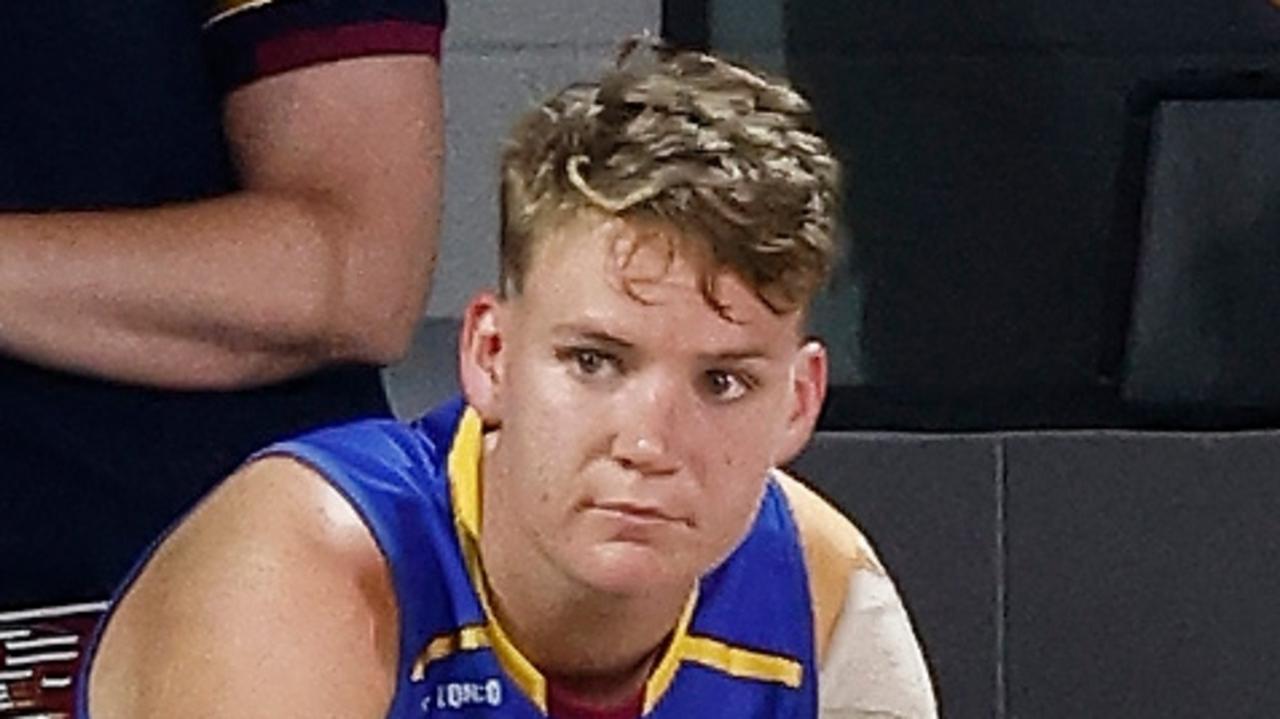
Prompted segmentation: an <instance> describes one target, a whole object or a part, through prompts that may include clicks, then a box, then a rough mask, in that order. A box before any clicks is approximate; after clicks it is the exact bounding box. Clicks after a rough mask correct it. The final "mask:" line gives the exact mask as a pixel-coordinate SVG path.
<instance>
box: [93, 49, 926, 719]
mask: <svg viewBox="0 0 1280 719" xmlns="http://www.w3.org/2000/svg"><path fill="white" fill-rule="evenodd" d="M837 176H838V168H837V164H836V162H835V160H834V159H833V158H832V156H831V153H830V151H829V149H828V148H827V146H826V144H825V142H824V141H823V140H822V138H821V137H820V136H819V135H818V134H817V132H816V131H815V129H814V128H813V126H812V122H811V119H810V115H809V112H808V106H807V105H806V103H805V101H804V100H803V99H802V98H801V97H800V96H799V95H798V94H797V93H796V92H794V91H793V90H792V89H790V88H789V87H787V86H786V85H785V84H783V83H780V82H777V81H773V80H769V79H766V78H764V77H761V76H759V75H757V74H754V73H752V72H750V71H748V70H746V69H743V68H741V67H737V66H735V65H732V64H729V63H727V62H724V61H722V60H719V59H717V58H714V57H711V56H708V55H704V54H699V53H690V52H673V51H667V50H663V49H649V50H637V49H635V48H632V50H631V51H628V52H624V54H623V59H622V60H621V61H620V63H619V66H618V67H617V68H616V69H614V70H612V71H610V72H608V73H606V74H605V75H604V76H603V77H601V78H600V79H599V81H598V82H595V83H590V84H582V85H575V86H572V87H570V88H568V89H566V90H565V91H563V92H561V93H559V94H557V95H556V96H554V97H552V98H551V99H550V100H549V101H547V102H546V103H545V104H544V105H542V106H541V107H539V108H537V109H535V110H534V111H532V112H531V113H529V114H528V115H527V116H526V117H525V118H524V119H523V120H522V121H521V122H520V123H519V124H518V126H517V127H516V129H515V131H514V133H513V136H512V138H511V141H510V144H509V146H508V148H507V150H506V153H505V155H504V158H503V166H502V211H503V213H502V214H503V228H502V246H501V277H500V289H499V291H498V292H497V293H496V294H495V293H482V294H480V295H479V296H478V297H476V298H475V299H474V300H473V301H472V302H471V304H470V305H469V306H468V308H467V310H466V313H465V317H464V322H463V330H462V337H461V342H460V346H461V350H460V377H461V382H462V386H463V390H464V396H465V400H458V401H455V402H451V403H449V404H447V405H446V406H444V407H441V408H439V409H438V410H436V411H433V412H432V413H430V414H428V415H427V416H426V417H424V418H422V419H420V420H418V421H416V422H414V423H412V424H399V423H395V422H389V421H366V422H361V423H357V424H352V425H346V426H342V427H338V428H334V429H330V430H326V431H321V432H319V433H315V434H311V435H307V436H304V437H301V438H299V439H297V440H294V441H289V442H285V443H282V444H278V445H275V446H272V447H270V448H268V449H266V450H265V451H263V452H261V453H259V454H258V455H256V456H255V457H254V458H253V459H252V460H251V461H250V462H249V463H247V464H246V465H245V466H244V467H243V468H242V469H241V470H239V471H238V472H236V473H235V474H234V475H233V476H232V477H231V478H230V479H229V480H228V481H227V482H225V483H224V484H223V485H222V486H221V487H220V488H219V489H218V490H217V491H215V492H214V493H213V494H212V495H211V496H210V497H209V498H208V499H207V500H206V501H205V502H203V503H202V505H200V506H199V507H198V508H197V509H196V510H195V511H194V512H193V513H192V514H191V516H190V517H188V518H187V519H186V520H185V521H184V522H183V523H182V524H181V525H179V526H178V527H177V529H176V530H175V531H173V532H172V533H171V534H170V535H169V536H168V537H167V538H166V539H165V540H164V541H163V542H162V543H161V544H160V545H159V546H158V548H157V549H156V550H155V551H154V553H153V554H152V555H151V556H150V557H149V558H148V559H147V561H146V562H145V563H144V565H143V566H142V569H141V571H140V572H139V573H138V574H137V576H136V579H135V580H134V581H133V582H132V584H131V585H130V586H129V587H128V588H127V591H125V592H124V594H123V595H122V598H121V599H120V601H119V602H118V603H117V605H116V607H115V610H114V613H113V614H112V616H111V618H110V620H109V622H108V623H107V624H106V626H105V629H104V631H103V633H102V635H101V639H100V644H99V647H98V649H97V652H96V656H95V658H94V660H93V662H92V665H91V670H90V671H89V673H88V676H87V682H81V690H82V702H81V707H80V711H81V714H80V716H82V717H83V716H87V713H86V712H85V705H86V704H87V706H88V708H89V709H91V710H92V715H93V717H94V718H95V719H115V718H117V717H131V718H138V717H161V716H163V717H171V716H202V717H210V716H215V717H220V716H236V717H273V718H276V717H317V716H335V717H337V716H341V717H370V718H372V717H397V718H400V717H418V716H424V715H425V716H459V717H464V716H492V717H541V716H552V717H557V718H559V719H575V718H577V717H593V718H599V719H603V718H606V717H608V718H618V719H621V718H623V717H628V718H629V717H640V716H653V717H707V716H715V717H735V718H737V717H829V718H834V717H851V716H901V717H924V716H933V715H934V714H935V713H936V712H935V709H934V702H933V697H932V693H931V689H930V686H929V680H928V675H927V671H926V668H925V665H924V662H923V659H922V657H921V655H920V652H919V649H918V646H917V644H916V642H915V639H914V636H913V634H912V631H911V628H910V623H909V620H908V619H907V617H906V614H905V612H904V610H903V609H902V605H901V603H900V601H899V600H898V598H897V595H896V593H895V592H894V589H893V586H892V583H891V582H890V580H889V579H888V578H887V576H886V574H885V572H884V570H883V568H882V567H881V566H880V565H879V563H878V562H877V560H876V559H875V556H874V555H873V553H872V551H871V550H870V548H869V547H868V545H867V544H866V542H865V541H864V540H863V538H862V537H861V536H860V535H859V534H858V532H857V530H856V529H855V528H854V527H853V525H851V524H850V523H849V522H848V520H846V519H845V518H843V517H842V516H841V515H840V514H839V513H838V512H837V511H836V510H834V509H833V508H832V507H830V506H829V505H828V504H826V503H825V502H824V501H823V500H821V499H819V498H818V497H817V496H816V495H815V494H814V493H812V492H811V491H810V490H809V489H807V488H805V487H804V486H803V485H802V484H801V483H800V482H798V481H797V480H795V479H792V478H790V477H788V476H787V475H786V474H784V473H783V472H781V471H779V470H778V469H777V467H778V466H779V465H780V464H782V463H784V462H786V461H787V460H788V459H789V458H791V457H792V456H794V455H795V454H796V453H797V452H799V451H800V449H801V448H802V447H803V446H804V444H805V443H806V441H807V440H808V439H809V437H810V435H811V433H812V431H813V427H814V423H815V422H816V419H817V416H818V412H819V408H820V406H821V404H822V400H823V396H824V393H825V389H826V371H827V364H826V355H825V353H824V350H823V347H822V345H821V344H820V343H818V342H816V341H813V340H810V339H808V338H807V337H806V335H805V314H806V310H807V306H808V304H809V301H810V299H811V298H812V297H813V295H814V293H815V292H816V291H817V290H818V288H819V287H820V286H821V285H822V284H823V282H824V279H825V277H826V274H827V272H828V269H829V267H830V266H831V263H832V258H833V254H834V253H835V246H834V241H833V238H834V232H833V230H834V225H835V213H836V209H835V205H836V198H837V196H838V193H837Z"/></svg>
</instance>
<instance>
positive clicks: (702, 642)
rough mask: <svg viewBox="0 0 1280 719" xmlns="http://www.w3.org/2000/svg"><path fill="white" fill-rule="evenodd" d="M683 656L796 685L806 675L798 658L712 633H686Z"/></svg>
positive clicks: (744, 675)
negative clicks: (747, 646) (733, 642)
mask: <svg viewBox="0 0 1280 719" xmlns="http://www.w3.org/2000/svg"><path fill="white" fill-rule="evenodd" d="M680 657H681V658H682V659H685V660H687V661H691V662H697V663H699V664H705V665H706V666H709V667H711V668H712V669H719V670H720V671H722V672H724V673H725V674H729V675H731V676H735V677H741V678H744V679H758V680H760V681H766V682H776V683H778V684H784V685H786V686H788V687H791V688H792V689H795V688H797V687H799V686H800V682H801V680H803V679H804V667H803V666H801V664H800V662H798V661H796V660H794V659H791V658H789V657H780V656H777V655H775V654H765V653H764V652H757V651H754V650H751V649H744V648H742V647H735V646H733V645H731V644H726V643H724V642H722V641H720V640H718V639H712V638H711V637H700V636H687V637H684V640H683V641H682V642H681V643H680Z"/></svg>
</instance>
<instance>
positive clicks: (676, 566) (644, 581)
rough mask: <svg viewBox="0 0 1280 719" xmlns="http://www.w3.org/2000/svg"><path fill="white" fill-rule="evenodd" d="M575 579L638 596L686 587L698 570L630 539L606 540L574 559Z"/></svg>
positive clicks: (654, 548)
mask: <svg viewBox="0 0 1280 719" xmlns="http://www.w3.org/2000/svg"><path fill="white" fill-rule="evenodd" d="M576 564H577V567H578V571H577V572H576V574H577V575H578V580H579V581H581V582H582V583H583V584H585V585H587V586H589V587H591V588H592V589H594V590H596V591H599V592H603V593H605V594H616V595H623V596H638V595H644V594H651V593H655V592H662V591H664V590H680V591H683V590H684V589H686V588H688V587H689V586H690V585H691V584H693V582H694V581H696V580H697V578H698V573H697V572H695V571H692V570H690V569H689V568H688V567H686V566H684V563H682V562H679V561H678V559H677V558H675V557H673V556H672V553H671V552H669V551H663V550H662V549H660V548H658V547H654V546H651V545H645V544H634V543H630V542H607V543H604V544H600V545H597V546H595V547H592V548H591V549H590V550H589V551H588V553H587V556H585V557H579V560H578V561H577V562H576Z"/></svg>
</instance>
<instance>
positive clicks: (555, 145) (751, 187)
mask: <svg viewBox="0 0 1280 719" xmlns="http://www.w3.org/2000/svg"><path fill="white" fill-rule="evenodd" d="M839 174H840V170H839V163H838V162H837V161H836V159H835V157H834V156H833V154H832V153H831V151H830V149H829V148H828V146H827V143H826V141H825V140H824V139H823V138H822V136H821V135H820V134H819V133H818V131H817V129H816V128H815V126H814V120H813V116H812V113H811V111H810V108H809V104H808V102H806V101H805V99H804V98H803V97H802V96H801V95H800V94H799V93H798V92H796V91H795V90H794V89H792V88H791V87H790V86H789V85H788V84H787V83H785V82H783V81H780V80H775V79H771V78H767V77H765V76H763V75H761V74H759V73H756V72H753V71H751V70H748V69H746V68H744V67H741V66H739V65H735V64H733V63H730V62H727V61H725V60H723V59H720V58H717V57H715V56H712V55H708V54H705V53H700V52H690V51H675V50H671V49H667V48H663V47H657V46H654V45H653V44H652V43H647V42H646V41H642V40H632V41H630V42H629V43H627V44H626V45H624V46H623V49H622V51H621V53H620V54H619V59H618V62H617V64H616V66H615V67H614V68H613V69H611V70H610V71H608V72H606V73H605V74H604V75H603V76H602V77H601V78H600V79H599V80H598V81H597V82H592V83H583V84H576V85H571V86H569V87H568V88H566V89H564V90H563V91H561V92H559V93H557V94H556V95H554V96H552V97H551V98H550V99H549V100H547V101H546V102H545V103H544V104H543V105H541V106H540V107H538V108H536V109H534V110H533V111H531V112H529V113H527V114H526V115H525V116H524V117H523V118H522V119H521V120H520V121H519V122H518V123H517V124H516V126H515V128H514V130H513V132H512V134H511V137H510V139H509V142H508V144H507V146H506V148H505V151H504V153H503V155H502V167H501V182H502V208H501V215H502V236H501V276H500V282H501V288H502V290H501V291H502V292H503V293H504V294H509V293H519V292H520V291H521V289H522V286H523V281H524V278H525V274H526V272H527V271H528V264H529V262H530V258H531V256H532V245H533V243H534V242H535V237H536V236H537V234H538V232H539V231H540V230H545V229H547V228H548V227H552V226H555V225H556V224H557V223H562V222H565V221H567V220H568V219H570V218H572V217H574V216H576V215H577V214H579V213H580V212H582V211H584V210H596V211H603V212H605V213H607V214H609V215H613V216H617V217H623V218H629V217H646V218H655V219H658V220H662V221H665V222H668V223H670V224H671V225H673V226H674V227H675V228H677V229H678V230H679V231H680V234H681V237H682V239H687V240H691V241H693V242H697V243H701V244H702V246H701V247H699V248H698V251H699V253H700V254H702V255H703V256H705V257H707V258H708V259H709V260H710V266H709V267H708V268H707V269H708V270H710V272H706V271H704V273H703V281H702V292H703V295H704V296H705V297H706V298H707V299H708V301H709V302H711V303H712V304H713V305H714V306H717V307H718V306H719V305H718V303H717V302H716V301H715V297H714V286H713V280H714V278H713V274H714V273H715V272H718V271H721V270H728V271H730V272H732V273H734V274H736V275H738V276H739V277H740V278H741V279H742V280H743V281H744V282H745V283H747V285H748V286H750V287H751V288H752V289H753V290H754V291H755V293H756V295H757V296H758V297H760V299H761V300H762V301H763V302H764V303H765V304H766V305H767V306H768V307H769V308H770V309H772V310H773V311H774V312H777V313H782V312H787V311H792V310H804V309H806V308H807V307H808V305H809V303H810V301H811V300H812V299H813V296H814V295H815V294H816V292H817V291H818V290H819V289H820V288H821V286H822V285H823V284H825V282H826V280H827V278H828V275H829V274H830V272H831V267H832V265H833V264H834V261H835V255H836V246H835V224H836V217H837V204H838V197H839V187H838V185H839Z"/></svg>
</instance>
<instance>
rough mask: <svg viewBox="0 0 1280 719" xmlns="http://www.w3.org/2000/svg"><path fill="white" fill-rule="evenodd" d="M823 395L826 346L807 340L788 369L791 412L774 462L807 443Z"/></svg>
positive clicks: (792, 455) (786, 459) (784, 460)
mask: <svg viewBox="0 0 1280 719" xmlns="http://www.w3.org/2000/svg"><path fill="white" fill-rule="evenodd" d="M826 397H827V348H826V347H824V346H823V345H822V343H821V342H819V341H817V340H809V341H807V342H805V343H804V344H803V345H801V346H800V349H799V350H798V351H797V352H796V357H795V363H794V364H793V365H792V368H791V397H790V411H789V412H788V415H787V420H786V424H785V425H784V427H783V431H782V443H781V446H780V448H779V454H778V458H777V461H776V462H775V464H778V465H782V464H786V463H787V462H790V461H791V460H792V459H794V458H795V456H796V455H797V454H800V450H802V449H804V446H805V445H806V444H808V443H809V438H810V437H812V436H813V428H814V427H815V426H817V424H818V415H819V414H820V413H821V412H822V402H823V400H825V399H826Z"/></svg>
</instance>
